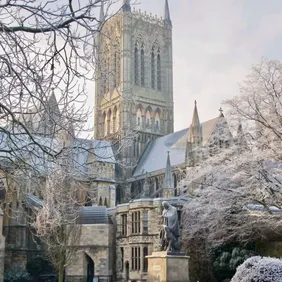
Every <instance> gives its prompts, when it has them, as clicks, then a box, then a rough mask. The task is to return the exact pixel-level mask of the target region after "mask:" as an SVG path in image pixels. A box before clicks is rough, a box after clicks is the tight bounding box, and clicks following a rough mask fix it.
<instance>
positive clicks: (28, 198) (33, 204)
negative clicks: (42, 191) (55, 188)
mask: <svg viewBox="0 0 282 282" xmlns="http://www.w3.org/2000/svg"><path fill="white" fill-rule="evenodd" d="M25 203H26V204H27V206H29V207H30V208H42V207H43V202H42V200H40V199H39V198H38V197H36V196H34V195H32V194H25Z"/></svg>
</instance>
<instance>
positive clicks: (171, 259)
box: [147, 252, 189, 282]
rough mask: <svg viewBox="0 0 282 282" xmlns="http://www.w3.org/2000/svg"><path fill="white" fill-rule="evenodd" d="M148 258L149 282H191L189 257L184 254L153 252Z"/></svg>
mask: <svg viewBox="0 0 282 282" xmlns="http://www.w3.org/2000/svg"><path fill="white" fill-rule="evenodd" d="M147 258H148V266H149V267H148V279H147V282H189V257H188V256H185V255H184V254H183V253H167V252H153V253H152V255H151V256H147Z"/></svg>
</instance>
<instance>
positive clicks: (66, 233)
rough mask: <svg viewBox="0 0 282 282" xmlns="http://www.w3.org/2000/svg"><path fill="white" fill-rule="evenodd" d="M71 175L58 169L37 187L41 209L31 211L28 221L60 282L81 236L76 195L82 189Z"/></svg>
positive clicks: (80, 204) (78, 203)
mask: <svg viewBox="0 0 282 282" xmlns="http://www.w3.org/2000/svg"><path fill="white" fill-rule="evenodd" d="M70 175H71V174H70V173H69V172H68V171H67V170H66V168H64V167H62V166H61V167H60V168H58V169H57V170H56V171H53V172H52V174H50V175H48V176H47V178H46V182H45V183H44V184H43V185H41V187H40V190H41V195H42V198H43V199H44V200H43V201H42V206H41V207H40V208H39V209H33V214H32V216H31V217H30V218H29V221H30V222H29V223H30V225H31V227H32V228H33V229H34V230H35V234H34V235H35V236H36V237H39V239H40V241H41V244H42V245H43V249H44V251H45V252H46V254H47V257H48V258H49V260H50V262H51V263H52V264H53V266H54V267H55V269H56V270H57V272H58V281H59V282H62V281H63V277H64V270H65V268H66V267H67V266H68V265H69V264H71V263H72V262H73V259H74V255H75V251H76V246H77V245H78V243H79V237H80V225H79V224H76V223H77V218H78V215H79V209H80V207H81V206H82V204H83V202H79V199H78V196H77V194H78V193H79V191H81V189H82V188H81V187H79V186H80V185H81V184H80V182H79V181H75V179H74V178H73V177H71V176H70Z"/></svg>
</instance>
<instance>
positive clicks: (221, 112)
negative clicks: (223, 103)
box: [219, 107, 223, 116]
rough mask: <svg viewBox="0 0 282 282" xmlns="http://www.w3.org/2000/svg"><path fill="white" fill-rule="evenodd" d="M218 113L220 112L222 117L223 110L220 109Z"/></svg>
mask: <svg viewBox="0 0 282 282" xmlns="http://www.w3.org/2000/svg"><path fill="white" fill-rule="evenodd" d="M219 112H220V115H221V116H222V115H223V109H222V108H221V107H220V109H219Z"/></svg>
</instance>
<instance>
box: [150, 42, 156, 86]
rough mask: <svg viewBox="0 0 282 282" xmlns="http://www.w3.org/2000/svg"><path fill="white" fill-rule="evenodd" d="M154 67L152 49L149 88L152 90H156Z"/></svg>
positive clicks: (153, 51)
mask: <svg viewBox="0 0 282 282" xmlns="http://www.w3.org/2000/svg"><path fill="white" fill-rule="evenodd" d="M155 67H156V66H155V48H154V47H153V48H152V51H151V87H152V88H153V89H155V88H156V81H155Z"/></svg>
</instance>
